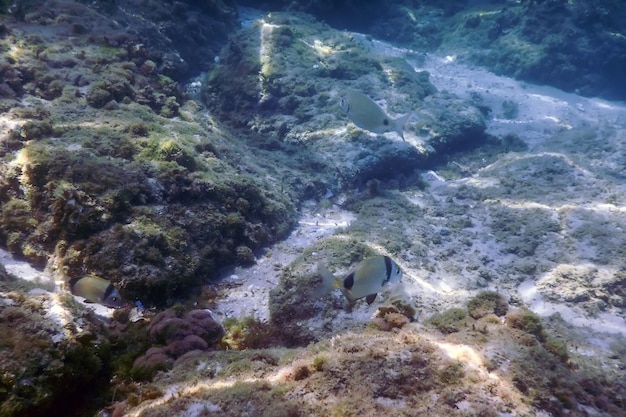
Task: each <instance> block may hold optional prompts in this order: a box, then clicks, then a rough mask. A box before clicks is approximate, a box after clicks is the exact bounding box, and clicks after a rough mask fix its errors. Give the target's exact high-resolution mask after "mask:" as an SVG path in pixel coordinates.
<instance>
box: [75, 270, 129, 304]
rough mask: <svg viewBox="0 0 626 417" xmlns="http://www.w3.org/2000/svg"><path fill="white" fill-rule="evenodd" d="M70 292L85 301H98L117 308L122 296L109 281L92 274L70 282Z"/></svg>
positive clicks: (121, 301) (121, 302)
mask: <svg viewBox="0 0 626 417" xmlns="http://www.w3.org/2000/svg"><path fill="white" fill-rule="evenodd" d="M70 289H71V290H72V294H74V295H78V296H80V297H83V298H85V302H86V303H99V304H102V305H105V306H107V307H112V308H119V307H122V305H123V300H122V297H121V296H120V293H119V291H118V290H117V288H115V287H114V286H113V284H112V283H111V281H109V280H106V279H104V278H100V277H97V276H94V275H87V276H85V277H82V278H80V279H79V280H77V281H74V282H73V283H70Z"/></svg>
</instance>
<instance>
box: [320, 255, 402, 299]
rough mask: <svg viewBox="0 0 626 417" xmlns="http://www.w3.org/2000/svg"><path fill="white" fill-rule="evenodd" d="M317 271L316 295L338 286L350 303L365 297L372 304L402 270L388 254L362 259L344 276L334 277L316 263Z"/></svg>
mask: <svg viewBox="0 0 626 417" xmlns="http://www.w3.org/2000/svg"><path fill="white" fill-rule="evenodd" d="M317 271H318V273H319V274H320V275H321V276H322V287H321V288H320V289H318V291H316V295H318V296H321V295H323V294H325V293H327V292H329V291H331V290H332V289H333V288H339V289H341V292H342V293H343V295H344V296H345V297H346V298H347V299H348V301H349V302H350V303H354V302H355V301H356V300H358V299H360V298H363V297H365V301H367V303H368V304H372V303H373V302H374V300H375V299H376V296H377V295H378V293H379V292H381V291H382V290H383V287H385V285H388V284H392V283H395V282H399V281H400V280H401V279H402V270H401V269H400V267H399V266H398V264H396V263H395V262H394V260H393V259H391V258H390V257H388V256H374V257H371V258H367V259H364V260H362V261H361V262H359V264H358V265H357V266H356V267H355V268H354V270H353V271H352V272H350V273H349V274H348V275H346V277H345V278H339V277H335V276H334V275H333V274H332V273H331V272H330V271H329V270H328V269H327V268H326V267H325V266H324V265H322V264H318V265H317Z"/></svg>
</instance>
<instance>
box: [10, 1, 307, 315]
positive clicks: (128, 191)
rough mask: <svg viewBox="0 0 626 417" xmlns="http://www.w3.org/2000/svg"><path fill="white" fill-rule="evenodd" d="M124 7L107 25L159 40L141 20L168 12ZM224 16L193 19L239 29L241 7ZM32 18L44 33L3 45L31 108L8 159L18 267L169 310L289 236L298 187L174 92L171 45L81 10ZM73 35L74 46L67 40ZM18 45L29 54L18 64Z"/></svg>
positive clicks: (186, 9) (67, 5)
mask: <svg viewBox="0 0 626 417" xmlns="http://www.w3.org/2000/svg"><path fill="white" fill-rule="evenodd" d="M97 6H98V5H94V7H97ZM120 6H122V7H119V8H118V7H112V8H111V9H109V10H107V11H106V13H112V14H114V15H115V16H122V15H123V16H124V17H125V18H126V19H129V20H132V21H138V22H139V23H138V25H137V26H136V27H135V29H134V30H136V31H139V32H142V31H145V32H143V33H146V34H147V35H146V36H149V37H154V36H157V35H156V34H155V32H154V30H155V28H156V26H158V25H156V24H152V25H151V24H150V23H148V20H146V19H145V18H144V19H143V20H142V19H137V16H140V15H141V14H146V13H147V14H150V15H151V16H152V15H160V16H163V17H164V16H166V15H167V13H165V11H166V10H165V9H163V8H162V7H161V6H159V7H156V8H155V9H154V10H150V11H148V10H144V9H143V8H142V6H141V5H134V4H133V5H126V6H128V7H129V8H126V7H125V6H123V5H120ZM222 6H223V7H222ZM222 6H218V5H217V4H213V5H210V6H209V5H205V6H202V7H201V9H202V11H201V12H199V14H198V15H197V16H196V17H197V18H198V19H199V21H204V22H206V21H207V20H206V19H208V16H207V15H205V13H213V16H214V17H215V16H217V15H220V16H222V17H223V18H224V19H225V22H226V21H230V22H231V23H232V21H233V20H232V19H234V17H235V15H234V14H232V8H231V6H229V5H227V4H223V5H222ZM146 7H147V6H146ZM194 7H195V6H193V5H190V4H179V5H178V6H177V8H176V13H175V15H174V16H171V17H170V19H172V22H173V21H179V20H183V21H184V20H185V19H187V18H189V17H190V16H192V15H193V14H194V10H197V9H195V8H194ZM23 8H24V9H23V10H24V11H25V13H26V11H28V12H27V13H30V14H28V16H24V19H25V20H26V21H27V22H28V24H29V25H33V28H36V27H38V25H45V30H42V31H41V32H38V34H37V35H34V34H33V35H32V36H30V35H29V36H18V32H19V33H22V32H21V31H13V30H8V31H7V32H6V33H5V34H4V35H3V36H2V38H0V54H1V56H2V58H3V59H4V58H6V59H8V60H10V61H11V62H12V66H11V67H10V68H9V67H7V68H5V69H3V70H2V71H3V73H4V74H6V77H5V82H6V83H7V86H8V88H10V89H11V90H12V91H14V93H15V97H22V98H23V100H24V101H23V102H22V103H19V104H18V105H17V106H15V107H13V108H11V109H9V110H8V116H9V117H10V118H11V120H12V122H11V124H10V125H7V126H8V127H7V130H6V134H7V141H6V142H5V141H3V146H2V154H3V155H4V157H5V158H6V164H3V168H2V175H1V176H0V210H1V212H0V219H1V221H0V223H1V224H0V226H1V228H0V229H1V230H0V237H1V238H2V243H3V244H4V245H6V246H7V247H8V248H9V250H10V251H11V252H12V253H13V254H15V255H18V256H23V257H26V258H27V259H28V260H29V261H31V262H33V263H36V264H37V265H38V266H41V267H44V266H45V265H46V263H47V262H48V260H49V259H50V257H51V256H52V255H54V256H55V260H54V266H52V265H51V267H53V268H54V269H55V271H56V273H58V275H59V276H61V277H63V278H65V279H72V278H76V277H79V276H84V275H85V274H89V273H96V274H98V275H99V276H102V277H105V278H106V279H109V280H111V281H112V282H114V283H116V284H119V285H118V286H119V287H121V288H120V289H121V291H122V294H123V296H124V297H125V298H126V299H129V300H134V299H136V298H138V297H139V298H141V300H142V302H144V303H146V305H151V304H152V305H154V304H159V305H166V304H172V303H173V302H175V300H176V298H178V297H182V296H184V295H185V294H186V293H188V292H189V291H191V290H192V288H193V287H194V286H197V285H199V284H200V283H201V282H203V281H205V280H207V279H210V278H213V277H215V276H216V275H217V271H218V269H219V268H221V267H223V266H225V265H226V264H229V263H236V262H241V263H251V262H253V261H254V253H255V251H257V250H258V249H260V248H261V247H263V246H266V245H268V244H269V243H271V242H273V241H275V240H276V239H278V238H280V237H283V236H285V235H286V233H287V232H288V231H289V230H290V228H291V226H292V225H293V223H294V219H295V215H296V207H297V197H296V194H295V193H293V191H294V190H293V188H292V186H291V184H289V183H281V181H282V178H283V176H284V174H283V173H282V172H280V170H279V169H277V167H276V165H273V164H271V163H269V164H267V165H266V166H260V165H259V164H257V163H256V162H254V161H253V160H252V158H251V157H250V155H251V154H249V153H248V152H247V151H245V150H244V154H245V155H244V156H243V157H242V154H241V153H240V149H239V147H238V145H237V138H236V137H234V136H231V135H230V134H229V133H228V132H227V131H225V130H222V129H220V128H219V126H218V125H217V124H216V123H212V124H205V123H204V121H203V119H202V116H199V114H200V111H199V108H198V106H195V107H194V106H193V105H185V104H186V103H185V102H184V101H185V99H184V96H183V93H182V88H181V87H180V86H179V85H178V83H177V82H176V81H175V80H174V79H173V78H172V76H174V73H176V74H177V75H180V73H178V72H177V70H174V69H172V68H171V67H169V66H168V65H169V64H168V62H169V60H170V59H171V57H170V58H168V57H167V56H168V55H167V52H166V51H167V50H168V49H169V48H171V47H172V43H168V42H170V41H171V40H168V42H166V43H167V45H164V44H157V45H159V46H155V47H148V46H147V43H142V41H140V40H139V37H138V36H137V32H133V31H130V30H126V29H123V28H121V27H120V25H118V24H117V23H115V22H113V21H112V20H111V18H109V17H107V14H106V13H105V14H102V13H99V12H98V11H96V10H94V9H93V8H91V7H88V6H85V5H82V4H80V3H75V2H58V3H54V4H52V3H50V4H38V3H24V4H23ZM144 8H145V7H144ZM159 13H161V14H159ZM163 13H165V14H163ZM216 13H217V14H216ZM55 15H62V16H63V17H62V18H59V19H57V20H54V19H52V17H51V16H55ZM79 17H80V18H79ZM7 24H8V25H9V26H11V25H13V26H17V25H19V24H21V23H20V22H19V21H15V22H13V21H11V22H7ZM75 24H80V25H81V27H82V29H81V28H78V27H76V26H72V25H75ZM13 26H11V27H13ZM170 29H171V27H170ZM213 29H217V28H216V27H212V28H210V29H209V28H205V31H204V32H203V33H204V34H205V35H207V34H208V33H211V32H212V31H213ZM159 30H163V27H160V28H159ZM221 30H225V27H222V29H221ZM68 31H70V32H72V38H71V39H67V36H65V35H63V36H61V34H65V33H68ZM156 33H158V30H157V32H156ZM181 36H182V35H181ZM177 39H180V36H178V37H177ZM198 42H200V40H198V39H196V40H195V41H194V43H198ZM214 42H215V40H211V41H210V42H208V43H209V44H211V45H213V46H210V45H206V46H205V48H207V49H203V50H206V51H208V50H210V48H211V47H215V43H214ZM14 44H15V45H19V47H20V48H22V49H21V50H23V51H24V53H23V54H19V55H16V56H15V57H12V56H10V53H9V52H10V48H9V47H8V45H14ZM52 45H54V47H52ZM70 57H71V60H70ZM205 62H213V61H212V58H211V57H207V59H206V61H205ZM148 69H149V70H148ZM61 80H70V81H67V82H66V81H63V82H61ZM44 81H45V82H44ZM14 82H15V83H18V84H15V83H14ZM14 84H15V85H14ZM18 87H19V88H18ZM59 93H61V94H59ZM11 97H13V96H11ZM31 102H32V103H34V105H31ZM43 103H45V104H43ZM181 111H182V112H184V113H185V118H184V120H182V119H181V118H179V116H181ZM3 126H4V125H3ZM218 148H219V149H218ZM268 167H269V169H270V170H271V172H270V170H268Z"/></svg>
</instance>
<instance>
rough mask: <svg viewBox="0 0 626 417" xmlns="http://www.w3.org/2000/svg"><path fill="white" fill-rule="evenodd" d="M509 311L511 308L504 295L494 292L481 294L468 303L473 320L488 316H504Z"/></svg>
mask: <svg viewBox="0 0 626 417" xmlns="http://www.w3.org/2000/svg"><path fill="white" fill-rule="evenodd" d="M508 309H509V306H508V304H507V302H506V300H505V299H504V298H503V297H502V295H500V294H498V293H496V292H492V291H485V292H481V293H480V294H478V295H477V296H476V297H474V298H472V299H471V300H469V301H468V303H467V310H468V312H469V315H470V316H471V317H472V318H473V319H479V318H481V317H484V316H486V315H487V314H495V315H496V316H504V315H506V313H507V311H508Z"/></svg>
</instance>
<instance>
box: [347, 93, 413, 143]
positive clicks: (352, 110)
mask: <svg viewBox="0 0 626 417" xmlns="http://www.w3.org/2000/svg"><path fill="white" fill-rule="evenodd" d="M339 105H340V106H341V108H342V109H343V111H345V112H346V114H347V115H348V118H349V119H350V120H351V121H352V123H354V124H355V125H356V126H357V127H360V128H361V129H363V130H368V131H370V132H373V133H385V132H391V131H395V132H396V133H397V134H398V135H399V136H400V137H401V138H402V140H403V141H405V142H406V140H405V139H404V125H405V124H406V122H407V120H409V117H411V116H412V115H414V114H415V112H411V113H407V114H405V115H404V116H400V117H398V118H397V119H392V118H391V117H389V116H388V115H387V113H385V111H384V110H383V109H382V108H381V107H380V106H379V105H378V104H376V102H374V100H372V99H371V98H369V97H368V96H367V95H365V94H363V93H361V92H360V91H356V90H348V92H347V94H346V95H345V96H343V97H341V101H340V103H339Z"/></svg>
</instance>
